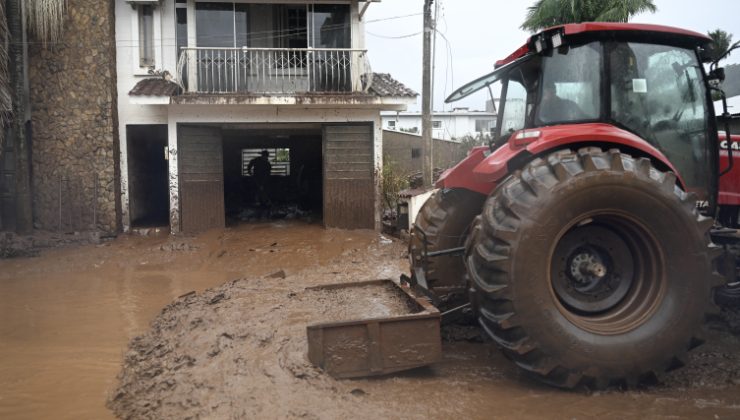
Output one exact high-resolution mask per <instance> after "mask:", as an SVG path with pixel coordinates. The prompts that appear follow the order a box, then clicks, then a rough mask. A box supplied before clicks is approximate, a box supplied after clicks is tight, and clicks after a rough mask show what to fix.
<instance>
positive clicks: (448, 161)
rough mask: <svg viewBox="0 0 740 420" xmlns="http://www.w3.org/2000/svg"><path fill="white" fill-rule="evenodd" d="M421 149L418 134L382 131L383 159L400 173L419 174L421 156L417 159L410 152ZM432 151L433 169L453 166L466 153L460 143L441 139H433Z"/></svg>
mask: <svg viewBox="0 0 740 420" xmlns="http://www.w3.org/2000/svg"><path fill="white" fill-rule="evenodd" d="M421 147H422V144H421V136H420V135H418V134H409V133H402V132H398V131H391V130H383V156H384V159H387V160H389V161H390V162H393V163H394V164H395V165H397V167H398V169H399V170H400V171H402V172H405V173H408V174H411V173H415V172H421V165H422V162H421V154H419V156H418V157H412V150H413V149H421ZM432 149H433V150H432V152H433V155H434V157H433V158H432V159H433V160H432V163H433V165H434V167H435V168H440V169H446V168H449V167H451V166H454V165H455V164H457V163H458V162H459V161H461V160H462V159H463V158H464V157H465V155H466V154H467V152H468V151H467V150H464V148H463V146H462V145H461V144H460V143H456V142H454V141H449V140H441V139H434V146H433V147H432Z"/></svg>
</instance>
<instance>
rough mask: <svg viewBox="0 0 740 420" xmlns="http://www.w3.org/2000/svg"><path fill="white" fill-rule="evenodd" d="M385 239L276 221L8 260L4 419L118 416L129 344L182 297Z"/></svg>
mask: <svg viewBox="0 0 740 420" xmlns="http://www.w3.org/2000/svg"><path fill="white" fill-rule="evenodd" d="M376 238H377V235H375V234H373V233H370V232H359V233H346V232H340V231H332V230H324V229H322V228H321V227H320V226H315V225H298V226H297V227H296V226H291V225H289V224H285V223H276V224H264V225H246V226H241V227H238V228H234V229H227V230H223V231H211V232H207V233H205V234H203V235H200V236H198V237H195V238H170V237H168V236H163V237H155V238H141V237H131V236H123V237H121V238H119V239H117V240H115V241H113V242H111V243H107V244H104V245H99V246H86V247H82V248H74V249H63V250H57V251H49V252H45V253H43V254H42V255H41V256H40V257H38V258H29V259H14V260H0V418H1V419H10V418H12V419H15V418H18V419H40V418H74V419H84V418H89V419H103V418H109V417H112V414H111V413H110V411H108V410H107V409H106V408H105V400H106V398H107V396H108V393H109V392H110V390H111V388H112V387H113V384H114V381H115V376H116V374H117V373H118V371H119V369H120V365H121V360H122V357H123V352H124V351H125V347H126V344H127V343H128V341H129V340H130V339H131V338H132V337H134V336H135V335H137V334H140V333H142V332H143V331H144V330H145V329H146V328H147V326H148V324H149V322H150V321H151V319H152V318H153V317H154V316H155V315H156V314H157V313H158V312H159V311H160V310H161V308H162V307H163V306H165V305H166V304H167V303H169V302H170V301H172V300H173V299H174V298H176V297H177V296H180V295H182V294H184V293H187V292H190V291H202V290H203V289H205V288H208V287H213V286H217V285H220V284H222V283H224V282H226V281H228V280H232V279H235V278H239V277H244V276H247V275H249V276H263V275H266V274H270V273H271V272H273V271H275V270H276V269H283V270H285V271H286V272H287V273H290V272H291V271H295V270H298V269H303V268H305V267H310V266H313V265H317V264H320V263H322V262H323V261H326V260H327V259H330V258H333V257H335V256H337V255H339V254H340V253H342V252H344V251H345V250H347V249H354V248H357V247H364V246H366V245H367V243H369V242H370V241H372V240H375V239H376Z"/></svg>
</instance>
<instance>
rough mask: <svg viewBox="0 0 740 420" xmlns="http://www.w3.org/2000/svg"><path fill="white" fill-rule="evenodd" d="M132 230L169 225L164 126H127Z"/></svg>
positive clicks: (165, 133) (165, 128) (165, 132)
mask: <svg viewBox="0 0 740 420" xmlns="http://www.w3.org/2000/svg"><path fill="white" fill-rule="evenodd" d="M126 139H127V156H128V188H129V215H130V219H131V227H133V228H143V227H156V226H167V225H168V224H169V204H170V203H169V182H168V178H169V175H168V174H169V168H168V161H167V153H166V151H167V126H166V125H128V126H126Z"/></svg>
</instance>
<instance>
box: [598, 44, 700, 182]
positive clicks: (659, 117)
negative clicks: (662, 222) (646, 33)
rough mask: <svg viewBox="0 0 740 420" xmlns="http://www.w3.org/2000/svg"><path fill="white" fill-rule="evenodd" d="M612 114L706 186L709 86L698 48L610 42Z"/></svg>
mask: <svg viewBox="0 0 740 420" xmlns="http://www.w3.org/2000/svg"><path fill="white" fill-rule="evenodd" d="M607 48H608V55H609V67H610V73H611V86H610V89H611V118H612V120H614V121H615V122H616V123H618V124H619V125H621V126H623V127H625V128H627V129H628V130H630V131H632V132H634V133H635V134H637V135H639V136H640V137H642V138H643V139H645V140H646V141H648V142H650V143H651V144H652V145H653V146H655V147H656V148H657V149H658V150H660V151H661V152H662V153H663V154H665V155H666V156H667V157H668V159H669V160H670V161H671V162H672V163H673V165H674V166H675V167H676V169H678V171H679V172H680V174H681V176H682V177H683V178H684V181H685V182H686V183H687V184H688V186H689V187H692V186H697V187H698V186H705V185H708V179H709V173H708V169H707V168H709V167H710V166H711V165H710V162H709V151H708V149H707V147H708V139H707V133H708V129H709V128H708V117H707V109H706V105H705V102H706V91H705V87H704V83H703V78H702V73H701V67H700V64H699V61H698V59H697V56H696V53H695V52H694V51H692V50H687V49H683V48H678V47H672V46H667V45H654V44H641V43H612V44H610V45H608V47H607Z"/></svg>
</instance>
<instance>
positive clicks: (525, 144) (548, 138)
mask: <svg viewBox="0 0 740 420" xmlns="http://www.w3.org/2000/svg"><path fill="white" fill-rule="evenodd" d="M589 145H593V146H597V147H602V148H612V147H614V148H618V149H619V148H622V149H631V150H636V151H638V152H639V153H640V154H641V155H643V156H645V157H649V158H650V159H651V160H653V161H655V162H659V163H660V164H662V166H665V167H666V168H668V169H670V170H671V171H673V172H674V173H675V174H676V177H677V178H678V182H679V184H680V185H681V186H682V187H684V186H685V184H684V182H683V179H682V178H681V174H679V173H678V171H677V170H676V168H675V167H674V166H673V164H671V162H670V161H669V160H668V158H667V157H666V156H665V155H664V154H663V153H662V152H661V151H660V150H658V149H657V148H655V147H654V146H653V145H651V144H650V143H648V142H647V141H645V140H643V139H642V138H640V137H639V136H637V135H635V134H633V133H631V132H629V131H626V130H623V129H621V128H618V127H615V126H613V125H610V124H603V123H591V124H568V125H558V126H551V127H539V128H536V129H526V130H520V131H517V132H515V133H513V134H512V135H511V137H510V139H509V141H508V142H507V143H506V144H505V145H503V146H501V147H499V148H498V149H496V150H495V151H493V152H492V153H487V148H485V147H483V148H475V149H473V150H471V152H470V154H469V155H468V157H467V158H465V159H464V160H463V161H462V162H460V163H459V164H458V165H457V166H455V167H454V168H452V169H449V170H447V171H445V172H444V173H443V174H442V176H441V177H440V179H439V181H437V187H438V188H465V189H469V190H472V191H475V192H479V193H481V194H486V195H488V194H490V193H491V192H492V191H493V189H494V188H495V187H496V184H497V183H498V182H499V181H501V180H502V179H503V178H505V177H506V176H507V175H508V174H509V173H511V172H513V171H514V170H516V169H518V168H520V167H521V166H522V165H523V164H525V163H526V162H529V161H531V160H532V159H534V158H535V157H537V156H542V155H546V154H548V153H550V152H553V151H556V150H559V149H566V148H570V147H578V148H580V147H587V146H589Z"/></svg>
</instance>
